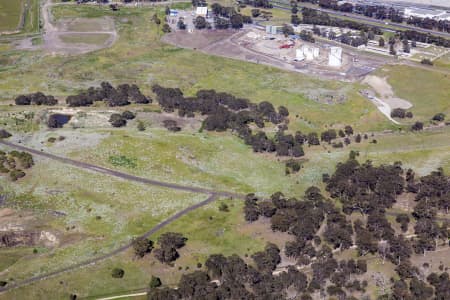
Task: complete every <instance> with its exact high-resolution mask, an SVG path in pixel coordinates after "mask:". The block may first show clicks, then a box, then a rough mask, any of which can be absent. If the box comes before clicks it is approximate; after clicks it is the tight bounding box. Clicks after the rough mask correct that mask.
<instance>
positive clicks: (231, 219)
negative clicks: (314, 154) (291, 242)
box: [0, 199, 265, 299]
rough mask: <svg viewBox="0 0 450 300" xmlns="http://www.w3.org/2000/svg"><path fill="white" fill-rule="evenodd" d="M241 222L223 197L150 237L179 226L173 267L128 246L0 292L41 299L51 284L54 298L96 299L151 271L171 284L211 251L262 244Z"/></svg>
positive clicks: (142, 282)
mask: <svg viewBox="0 0 450 300" xmlns="http://www.w3.org/2000/svg"><path fill="white" fill-rule="evenodd" d="M222 202H223V203H226V204H227V205H228V207H229V212H220V211H219V210H218V205H219V203H222ZM206 224H207V225H206ZM246 226H247V225H246V222H245V221H244V219H243V214H242V203H241V202H235V201H233V200H226V199H222V200H219V201H218V202H217V203H212V204H210V205H208V206H206V207H204V208H201V209H199V210H198V211H196V212H192V213H190V214H187V215H186V216H184V217H182V218H181V219H179V220H178V221H176V222H174V223H173V224H172V225H170V226H168V227H167V228H166V229H165V230H164V231H161V232H159V233H158V234H157V235H155V236H154V237H152V240H155V241H156V239H157V237H158V236H159V235H160V234H161V233H162V232H165V231H176V232H183V234H184V235H185V236H186V237H187V238H188V242H187V245H186V246H185V247H183V248H182V249H180V258H179V259H178V260H177V261H176V262H175V265H174V266H173V267H169V266H165V265H162V264H161V263H159V262H158V261H157V260H156V259H155V258H154V257H153V255H148V256H146V257H145V258H143V259H135V258H134V256H133V253H132V251H131V250H130V251H127V252H125V253H123V254H120V255H118V256H115V257H114V258H112V259H109V260H106V261H104V262H102V263H100V264H97V265H95V266H89V267H86V268H83V269H80V270H78V271H75V272H72V273H69V274H63V275H61V276H58V278H53V279H49V280H46V281H42V282H39V283H38V284H34V285H30V286H28V287H25V288H20V289H15V290H12V291H11V292H9V293H8V294H6V295H0V299H42V298H44V297H45V294H46V293H48V291H49V290H52V297H54V298H55V299H65V298H68V295H69V294H70V293H76V294H77V295H78V296H79V297H81V298H85V297H89V299H95V298H96V296H97V297H98V296H101V295H106V294H111V293H118V292H119V293H120V292H126V291H130V290H133V289H139V288H143V287H146V286H147V285H148V282H149V279H150V277H151V275H155V276H158V277H160V278H161V279H162V281H163V282H164V283H165V284H168V285H173V284H175V283H176V282H177V281H178V280H179V278H180V276H181V275H182V274H183V273H187V272H190V271H192V270H195V269H198V267H197V263H199V262H200V263H202V264H204V262H205V259H206V257H207V256H209V255H210V254H214V253H224V254H225V255H231V254H234V253H236V254H239V255H240V256H242V257H244V255H245V254H252V253H254V252H256V251H259V250H261V249H262V248H263V247H264V245H265V241H264V240H261V239H260V238H256V237H254V236H252V235H251V233H243V232H242V230H241V229H242V228H243V227H246ZM114 267H121V268H123V269H124V270H125V276H124V278H122V279H114V278H112V277H111V270H112V269H113V268H114ZM180 267H181V270H180ZM92 278H95V280H92ZM61 282H62V283H61ZM55 287H56V289H55ZM5 296H7V298H4V297H5Z"/></svg>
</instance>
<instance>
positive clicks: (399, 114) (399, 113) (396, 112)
mask: <svg viewBox="0 0 450 300" xmlns="http://www.w3.org/2000/svg"><path fill="white" fill-rule="evenodd" d="M412 117H413V113H412V112H410V111H407V110H406V109H404V108H394V109H393V110H392V111H391V118H399V119H404V118H412Z"/></svg>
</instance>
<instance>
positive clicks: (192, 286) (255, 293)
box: [148, 244, 308, 300]
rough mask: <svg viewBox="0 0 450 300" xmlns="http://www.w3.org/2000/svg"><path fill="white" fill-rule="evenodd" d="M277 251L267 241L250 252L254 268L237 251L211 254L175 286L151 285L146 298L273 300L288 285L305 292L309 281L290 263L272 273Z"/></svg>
mask: <svg viewBox="0 0 450 300" xmlns="http://www.w3.org/2000/svg"><path fill="white" fill-rule="evenodd" d="M278 253H279V249H278V247H277V246H275V245H274V244H268V245H267V246H266V247H265V249H264V251H261V252H257V253H255V254H254V255H252V257H253V258H254V261H255V264H256V265H257V268H254V267H253V266H251V265H249V264H247V263H245V262H244V260H243V259H242V258H240V257H239V256H237V255H236V254H233V255H231V256H228V257H225V256H223V255H222V254H213V255H210V256H209V257H208V259H207V260H206V262H205V266H206V270H205V271H194V272H192V273H189V274H184V275H182V277H181V279H180V281H179V283H178V288H177V289H174V288H168V287H162V288H158V289H152V290H151V291H150V292H149V294H148V298H149V299H151V300H163V299H164V300H166V299H217V300H221V299H230V300H231V299H250V300H256V299H273V300H275V299H286V298H287V290H288V289H289V290H291V291H292V290H294V291H295V292H296V293H301V292H304V291H305V290H306V287H307V284H308V281H307V277H306V275H305V274H303V273H302V272H300V271H298V270H297V269H296V268H295V267H292V266H291V267H289V268H288V270H287V271H284V272H282V273H281V274H279V275H278V276H274V275H272V270H273V268H274V264H276V263H277V261H279V259H280V257H279V254H278ZM213 280H214V281H213ZM216 281H218V282H219V284H217V283H216Z"/></svg>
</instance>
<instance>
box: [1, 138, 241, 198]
mask: <svg viewBox="0 0 450 300" xmlns="http://www.w3.org/2000/svg"><path fill="white" fill-rule="evenodd" d="M0 144H3V145H5V146H8V147H11V148H15V149H19V150H21V151H27V152H29V153H32V154H34V155H38V156H42V157H45V158H49V159H53V160H56V161H59V162H62V163H65V164H69V165H72V166H75V167H78V168H80V169H85V170H89V171H93V172H97V173H102V174H106V175H110V176H114V177H118V178H121V179H125V180H130V181H134V182H139V183H143V184H149V185H154V186H159V187H164V188H169V189H174V190H181V191H186V192H192V193H200V194H214V195H217V196H222V197H233V198H239V199H243V198H244V197H245V195H242V194H238V193H232V192H226V191H217V190H213V189H206V188H201V187H193V186H184V185H179V184H176V183H169V182H163V181H157V180H153V179H148V178H143V177H138V176H134V175H130V174H127V173H122V172H119V171H115V170H111V169H108V168H104V167H100V166H96V165H92V164H89V163H85V162H81V161H76V160H73V159H70V158H65V157H61V156H57V155H54V154H50V153H46V152H43V151H39V150H36V149H33V148H29V147H25V146H22V145H18V144H15V143H11V142H8V141H5V140H1V139H0Z"/></svg>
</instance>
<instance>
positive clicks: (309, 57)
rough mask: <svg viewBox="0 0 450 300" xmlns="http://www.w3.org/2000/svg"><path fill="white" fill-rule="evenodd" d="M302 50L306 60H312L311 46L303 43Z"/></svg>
mask: <svg viewBox="0 0 450 300" xmlns="http://www.w3.org/2000/svg"><path fill="white" fill-rule="evenodd" d="M302 50H303V55H304V56H305V58H306V60H314V51H313V49H312V48H311V47H309V46H306V45H304V46H303V47H302Z"/></svg>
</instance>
